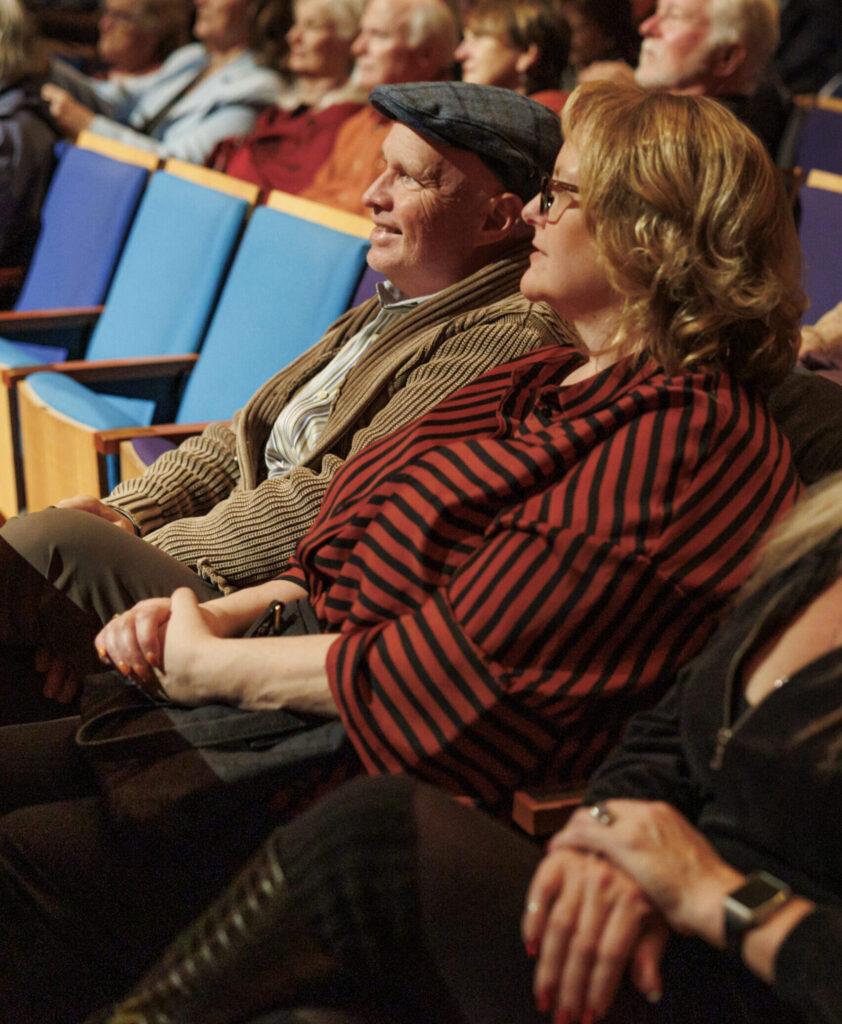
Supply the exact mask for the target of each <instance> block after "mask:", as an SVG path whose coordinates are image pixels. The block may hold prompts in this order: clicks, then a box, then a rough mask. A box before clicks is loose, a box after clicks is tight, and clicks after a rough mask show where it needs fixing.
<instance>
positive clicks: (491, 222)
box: [477, 192, 523, 246]
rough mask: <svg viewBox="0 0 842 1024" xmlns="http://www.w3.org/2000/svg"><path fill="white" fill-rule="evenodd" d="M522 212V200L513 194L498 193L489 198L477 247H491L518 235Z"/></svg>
mask: <svg viewBox="0 0 842 1024" xmlns="http://www.w3.org/2000/svg"><path fill="white" fill-rule="evenodd" d="M522 210H523V200H522V199H521V198H520V196H516V195H515V194H514V192H498V193H497V195H494V196H489V199H488V206H487V209H486V213H485V220H484V221H483V224H482V227H481V228H480V232H479V237H478V238H477V245H478V246H479V245H493V244H494V243H495V242H502V241H503V240H505V239H507V238H510V237H512V235H514V234H515V233H519V231H520V229H521V228H522V227H523V221H522V220H521V217H520V214H521V211H522Z"/></svg>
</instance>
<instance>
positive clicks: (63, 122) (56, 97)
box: [41, 82, 94, 139]
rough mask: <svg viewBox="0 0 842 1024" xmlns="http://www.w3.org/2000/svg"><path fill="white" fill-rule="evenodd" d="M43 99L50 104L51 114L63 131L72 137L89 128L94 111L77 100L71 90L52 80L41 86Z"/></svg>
mask: <svg viewBox="0 0 842 1024" xmlns="http://www.w3.org/2000/svg"><path fill="white" fill-rule="evenodd" d="M41 99H42V100H44V102H45V103H46V104H47V105H48V106H49V108H50V115H51V117H52V119H53V120H54V121H55V122H56V124H57V125H58V126H59V128H61V130H62V132H64V134H65V135H66V136H67V137H68V138H70V139H75V138H76V136H77V135H78V134H79V133H80V132H83V131H84V130H85V129H86V128H89V127H90V125H91V121H93V119H94V112H93V111H92V110H89V109H88V108H87V107H86V106H84V105H83V104H82V103H80V102H79V101H78V100H75V99H74V98H73V97H72V96H71V95H70V93H69V92H67V91H66V90H65V89H61V88H60V87H59V86H57V85H53V84H52V83H50V82H47V83H46V84H44V85H42V86H41Z"/></svg>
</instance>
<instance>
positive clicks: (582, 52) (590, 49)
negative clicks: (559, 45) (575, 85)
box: [562, 4, 614, 70]
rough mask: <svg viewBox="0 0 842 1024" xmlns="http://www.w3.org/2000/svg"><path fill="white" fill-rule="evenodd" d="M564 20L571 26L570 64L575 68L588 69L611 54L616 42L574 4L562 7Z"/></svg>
mask: <svg viewBox="0 0 842 1024" xmlns="http://www.w3.org/2000/svg"><path fill="white" fill-rule="evenodd" d="M562 13H563V14H564V19H565V21H566V22H567V24H568V25H569V26H570V57H569V60H570V63H571V64H572V65H573V67H574V68H576V69H577V70H578V69H581V68H586V67H587V66H588V64H592V63H593V62H594V61H595V60H604V59H605V57H606V56H607V55H608V54H609V53H610V52H611V47H612V46H613V45H614V40H613V39H610V38H609V37H608V36H606V35H605V33H604V32H603V31H602V29H601V28H599V27H598V26H597V25H595V24H594V23H593V22H592V21H589V20H588V19H587V17H586V16H585V15H584V14H582V12H581V11H580V10H579V9H578V7H575V6H573V5H572V4H564V5H563V6H562Z"/></svg>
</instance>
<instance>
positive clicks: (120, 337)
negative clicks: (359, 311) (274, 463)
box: [0, 143, 370, 515]
mask: <svg viewBox="0 0 842 1024" xmlns="http://www.w3.org/2000/svg"><path fill="white" fill-rule="evenodd" d="M96 144H97V145H99V143H96ZM144 155H145V156H148V154H144ZM126 156H127V154H125V153H117V154H115V155H113V156H105V155H104V154H102V153H93V152H91V151H90V150H88V149H85V148H79V147H77V148H71V149H70V150H69V151H68V152H67V153H66V154H65V156H64V157H63V159H62V162H61V165H60V168H59V170H60V171H61V170H62V169H63V166H64V165H65V162H66V161H68V160H70V161H71V164H72V165H75V164H77V163H79V162H80V160H81V162H82V163H84V164H85V165H92V164H95V163H101V162H102V161H105V162H106V163H107V164H108V165H115V164H116V165H120V166H121V170H124V169H125V167H126V166H130V167H131V168H132V170H133V171H137V170H138V168H136V167H134V166H132V165H131V164H130V163H128V162H127V161H126V160H124V157H126ZM128 156H130V154H128ZM94 158H96V159H94ZM111 169H112V170H113V167H112V168H111ZM141 170H142V173H143V174H144V175H151V176H150V177H149V180H148V185H146V187H145V190H143V196H142V198H140V193H139V191H138V190H137V183H136V175H135V176H134V177H135V183H134V185H133V189H134V190H135V191H134V193H133V194H134V197H135V198H134V200H133V206H132V203H131V202H130V201H128V200H124V203H123V206H122V208H121V213H122V214H123V215H124V216H126V221H127V223H126V224H125V226H124V227H123V230H122V238H124V239H125V245H124V247H123V248H122V252H120V243H119V242H118V241H112V242H111V243H109V244H110V245H111V247H112V248H113V249H114V250H115V253H114V259H113V262H116V269H114V274H113V280H112V281H111V283H110V285H109V284H108V281H107V278H108V273H107V272H100V274H99V281H98V288H99V293H98V294H97V295H94V292H93V291H89V292H88V293H86V295H85V297H83V298H82V299H81V301H82V302H83V303H86V304H89V303H90V304H93V305H96V302H95V301H94V302H92V298H93V299H95V300H96V299H98V300H99V301H101V300H102V295H103V294H104V295H105V305H104V307H102V309H101V311H100V310H98V309H87V310H86V311H85V313H86V317H90V318H91V319H93V318H96V326H95V327H94V330H93V333H92V335H91V337H90V341H89V342H88V344H87V347H86V349H85V352H84V355H85V358H84V360H79V359H78V358H77V359H74V360H73V361H71V362H65V363H59V362H55V361H54V362H50V361H49V360H51V359H53V360H55V359H56V357H57V354H56V353H55V352H54V351H53V352H47V353H46V355H45V356H44V358H45V359H46V360H47V361H46V362H41V363H38V364H36V363H35V359H34V358H33V357H32V350H28V351H22V350H21V349H20V348H18V347H16V346H15V345H13V344H8V343H6V344H5V345H4V346H3V349H2V351H0V364H4V369H3V371H2V378H3V381H4V383H5V385H6V386H5V388H4V389H3V397H4V400H5V401H6V403H7V408H5V409H0V415H2V424H0V441H1V442H2V443H3V444H4V449H5V450H2V451H0V454H2V456H3V457H4V458H5V459H6V462H5V466H6V467H7V469H6V472H5V474H4V476H5V479H6V480H8V481H14V486H9V485H7V484H4V485H3V489H2V491H0V512H2V513H4V514H6V515H9V514H12V513H14V512H16V511H17V510H18V509H20V508H23V507H28V508H29V509H36V508H40V507H43V506H44V505H48V504H52V503H54V502H55V501H56V500H58V498H60V497H62V496H66V495H68V494H75V493H100V494H103V493H107V491H108V490H109V489H110V488H111V486H113V484H114V483H115V482H116V479H117V475H118V471H117V462H116V459H115V458H114V457H113V452H114V451H116V446H117V445H118V443H119V441H120V440H124V439H126V438H127V437H128V436H129V435H130V434H131V432H132V431H133V430H135V431H136V430H137V429H138V428H140V431H141V433H143V432H147V433H156V432H157V433H162V432H166V431H162V430H158V429H157V428H152V429H151V430H150V429H149V428H150V425H152V424H160V423H162V422H164V421H166V420H167V419H169V418H174V419H175V420H176V422H177V423H178V424H180V425H182V429H183V425H184V424H186V423H191V422H193V421H198V420H202V421H204V420H209V419H228V418H230V417H231V415H232V414H233V413H234V411H235V410H236V409H237V408H238V407H239V406H241V405H242V404H243V403H244V402H245V401H246V400H247V399H248V398H249V397H250V395H251V394H252V393H253V392H254V391H255V390H256V389H257V388H258V387H259V386H260V385H261V384H262V383H264V381H265V380H267V379H268V378H269V377H270V376H271V375H272V374H273V373H274V372H275V371H276V370H277V369H279V368H280V367H282V366H284V365H286V364H287V363H289V362H291V361H292V360H293V359H294V358H295V357H296V356H297V355H299V354H300V353H301V352H302V351H303V350H304V349H306V348H307V347H308V346H309V345H310V344H312V342H313V341H314V340H315V339H317V338H318V337H319V336H321V334H322V333H323V331H324V330H325V328H326V327H327V326H329V324H330V323H332V322H333V320H334V319H336V317H337V316H339V315H340V314H341V313H342V312H344V310H345V309H346V308H348V306H349V305H350V304H351V303H352V302H353V300H354V299H355V298H356V296H357V287H358V284H359V281H360V277H361V275H362V273H363V269H364V265H365V255H366V252H367V250H368V241H367V239H368V234H369V231H370V223H369V222H368V221H367V220H365V219H364V218H360V217H355V216H353V215H350V214H347V213H344V212H339V211H335V210H333V209H330V208H328V207H323V206H321V205H320V204H317V203H313V202H310V201H307V200H302V199H299V198H298V197H294V196H286V195H283V194H281V193H276V194H272V195H270V197H269V200H268V201H267V204H266V205H265V206H262V207H260V208H258V209H256V210H255V209H254V205H255V203H256V201H257V198H258V190H257V189H256V188H255V187H253V186H251V185H246V184H245V183H243V182H240V181H237V180H235V179H231V178H228V177H227V176H226V175H221V174H219V173H218V172H214V171H207V170H205V169H204V168H200V167H196V166H195V165H191V164H183V163H181V162H179V161H168V162H167V164H166V165H165V166H164V168H163V169H160V170H151V169H150V168H148V167H147V168H143V169H141ZM80 173H81V172H80ZM64 177H65V175H62V176H61V177H59V173H58V172H57V175H56V178H55V179H54V184H53V186H52V187H51V196H50V200H49V202H50V204H52V203H53V191H54V190H56V191H61V189H62V188H63V187H64ZM141 188H143V186H142V185H141ZM95 189H96V186H94V185H92V184H91V182H90V181H89V182H88V183H87V185H86V186H85V188H84V189H83V192H84V194H90V192H91V191H92V190H94V191H95ZM138 200H139V202H138ZM56 202H58V200H56ZM70 203H71V205H72V203H73V200H72V199H71V200H70ZM129 207H132V208H131V210H129V212H128V215H126V211H127V210H128V208H129ZM135 211H136V212H135ZM129 221H130V222H131V227H130V228H129V226H128V222H129ZM53 231H54V225H53V223H52V220H51V217H50V216H47V215H45V222H44V229H43V232H42V234H43V236H44V237H42V238H41V239H39V246H38V252H37V257H38V258H37V260H34V261H33V265H32V267H31V268H30V272H29V275H28V277H27V285H26V287H25V290H24V294H28V293H29V292H31V291H32V288H31V287H30V282H29V279H30V277H32V276H33V275H39V274H40V268H41V266H42V264H45V265H46V264H48V263H49V262H50V261H52V262H53V264H54V265H56V264H57V263H64V262H67V263H70V264H72V263H74V262H76V263H77V264H78V262H80V261H79V260H78V258H77V257H74V256H73V254H72V253H70V254H69V253H68V252H67V248H66V245H65V247H64V252H63V255H62V256H61V257H60V258H58V257H57V256H56V249H57V248H58V246H60V245H61V244H62V243H61V242H60V241H58V240H56V239H55V238H54V237H50V236H51V233H52V232H53ZM97 255H99V253H97ZM117 256H119V259H117ZM102 262H105V261H102ZM75 269H76V270H78V271H79V276H82V277H83V276H84V273H83V272H82V269H83V268H79V267H78V266H77V267H76V268H75ZM88 283H89V284H90V282H88ZM80 291H81V290H80ZM106 293H107V294H106ZM54 294H55V295H56V297H57V304H59V305H61V306H62V307H63V309H62V311H60V310H58V309H53V310H52V313H51V314H50V315H49V316H47V315H46V314H45V313H44V312H43V311H42V312H40V313H38V314H33V315H32V316H29V318H28V320H29V321H31V320H33V319H34V320H43V321H46V322H47V323H48V324H49V325H50V327H51V328H55V326H56V325H57V324H59V325H61V324H64V323H65V322H69V323H71V324H73V323H76V322H78V320H79V319H80V314H79V313H78V311H77V310H75V309H74V310H73V312H69V313H68V312H66V310H67V307H72V306H73V299H72V298H68V297H66V296H65V294H64V293H61V294H59V290H58V289H57V290H56V292H55V293H54ZM22 299H23V295H22ZM27 301H29V300H28V299H27ZM41 301H42V303H43V305H45V306H49V305H56V302H53V303H51V302H50V299H49V296H44V295H43V293H42V299H41ZM77 301H78V300H77ZM100 312H101V315H99V316H98V317H97V316H96V314H98V313H100ZM21 318H24V319H26V318H27V315H26V314H25V313H24V311H23V309H22V308H21V309H16V310H15V312H14V314H12V316H11V317H10V320H14V321H20V320H21ZM10 329H11V328H10ZM0 331H4V332H5V331H6V325H5V324H4V323H3V321H2V319H0ZM17 336H19V334H18V335H17ZM59 337H60V339H61V340H62V341H68V344H67V346H66V347H68V348H70V351H71V354H72V355H74V356H78V355H80V354H81V349H82V345H81V344H80V342H79V339H78V338H75V339H74V338H70V339H69V340H68V339H67V338H66V336H65V335H64V334H61V335H59ZM50 340H51V341H52V342H53V343H55V341H56V336H55V333H54V332H53V335H52V336H51V339H50ZM74 346H75V347H74ZM58 358H59V359H63V358H64V353H58ZM191 370H192V371H193V372H190V371H191ZM187 373H189V374H190V376H189V381H188V382H187V384H186V386H185V385H184V375H185V374H187ZM139 382H140V386H138V385H139ZM195 429H197V428H196V427H194V428H193V430H195ZM98 431H107V432H109V434H108V436H107V439H106V440H105V441H103V440H102V439H101V438H99V437H98V434H97V432H98ZM171 433H175V434H178V433H179V431H172V430H171ZM97 444H99V448H100V451H97ZM106 460H107V461H106ZM15 462H16V473H14V474H13V473H12V472H11V465H12V463H15Z"/></svg>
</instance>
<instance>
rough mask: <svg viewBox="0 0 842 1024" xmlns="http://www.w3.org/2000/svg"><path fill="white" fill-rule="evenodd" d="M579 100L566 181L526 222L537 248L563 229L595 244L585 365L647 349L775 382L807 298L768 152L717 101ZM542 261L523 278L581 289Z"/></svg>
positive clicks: (669, 360)
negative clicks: (604, 296) (597, 287)
mask: <svg viewBox="0 0 842 1024" xmlns="http://www.w3.org/2000/svg"><path fill="white" fill-rule="evenodd" d="M574 98H575V101H574V100H571V101H570V102H569V103H568V105H567V107H566V108H565V110H564V113H563V115H562V125H563V130H564V137H565V139H567V143H566V144H565V146H564V147H563V148H562V150H561V152H560V153H559V159H558V163H557V168H556V173H557V174H558V175H559V176H560V177H563V178H564V179H565V180H564V181H560V182H559V181H555V180H550V181H549V182H548V183H547V185H546V186H545V193H544V196H543V197H542V200H541V203H540V204H536V203H533V204H532V208H530V207H527V211H526V213H525V219H526V220H527V222H528V223H532V224H533V225H534V226H535V228H536V231H537V233H538V234H537V237H536V244H537V245H538V248H539V249H540V243H539V242H538V241H537V238H538V237H540V238H543V237H545V236H546V237H549V238H553V239H554V238H555V237H557V236H560V235H561V234H562V232H563V230H564V228H565V227H566V226H569V227H570V228H571V230H572V229H573V228H578V229H579V231H582V230H584V231H586V232H587V233H588V235H589V236H590V237H591V239H592V243H593V248H594V250H595V255H596V258H597V260H598V263H599V265H600V267H601V268H602V270H603V272H604V275H605V278H606V284H607V286H608V289H609V291H610V293H612V297H611V299H610V301H609V302H608V303H607V305H606V308H605V309H604V310H602V314H603V315H602V317H601V319H600V324H601V327H600V337H599V339H598V346H599V348H598V351H592V353H591V368H592V369H597V368H599V367H600V366H604V365H607V364H608V363H610V362H614V361H615V360H616V359H618V358H620V357H621V356H628V355H632V354H634V355H642V354H647V355H649V356H651V357H653V358H654V359H655V360H656V361H657V362H658V363H659V364H660V365H661V366H662V367H663V368H664V369H666V370H667V371H669V372H680V371H684V370H688V369H692V368H694V367H698V366H705V367H709V368H715V369H717V370H727V371H728V372H729V374H731V375H732V376H733V377H735V378H739V379H743V380H747V379H754V380H765V381H773V380H775V379H779V378H781V377H782V376H783V375H784V374H785V373H786V372H787V371H788V370H789V369H791V368H792V366H793V362H794V353H795V351H796V346H797V335H798V331H797V323H798V319H799V317H800V315H801V313H802V312H803V310H804V308H805V305H806V300H805V297H804V294H803V292H802V291H801V287H800V272H801V250H800V246H799V244H798V237H797V234H796V230H795V225H794V222H793V219H792V216H791V213H790V210H789V209H788V204H787V200H786V195H785V193H784V191H783V185H782V182H781V178H780V175H779V173H778V172H777V170H776V169H775V167H774V166H773V165H772V163H771V161H769V160H768V159H767V158H766V154H765V151H764V149H763V147H762V145H760V144H759V143H758V141H757V140H756V139H755V138H754V136H752V135H751V134H750V133H748V132H746V131H744V130H743V129H742V128H741V127H739V126H738V124H737V122H736V120H735V118H734V117H733V116H732V115H730V114H729V113H728V111H726V110H725V109H724V108H723V107H722V106H721V105H720V104H717V103H716V102H715V101H713V100H709V99H700V100H699V101H698V102H695V103H691V104H687V103H685V102H683V100H682V99H680V98H679V97H674V96H670V95H663V96H659V97H657V98H656V97H655V96H653V95H649V94H646V93H644V92H642V91H640V90H639V89H636V88H634V87H629V88H621V87H616V86H615V87H610V86H607V85H605V84H594V85H586V86H581V87H580V88H579V89H578V90H577V91H576V93H575V94H574ZM571 178H572V179H573V181H571ZM579 179H584V184H583V186H582V188H581V189H580V188H579V186H578V185H577V184H576V182H577V181H579ZM570 185H572V188H571V187H569V186H570ZM536 206H537V207H538V208H537V209H536ZM543 207H546V208H547V213H546V214H545V213H543V212H542V208H543ZM559 208H562V212H561V213H557V211H558V210H559ZM568 208H571V209H572V215H571V216H568V217H567V224H565V216H566V214H565V212H564V211H565V210H566V209H568ZM556 225H559V226H558V227H556ZM553 227H555V231H553V230H551V229H552V228H553ZM563 248H564V243H562V244H561V245H559V246H558V249H559V260H564V258H565V257H564V253H563V251H562V250H563ZM537 262H538V264H539V266H540V268H541V269H540V270H539V269H537V268H533V270H532V271H530V272H529V273H528V274H527V276H526V277H525V278H524V284H527V282H529V281H530V274H532V276H533V277H536V276H537V275H538V274H539V273H540V274H541V275H542V279H544V278H546V277H548V276H550V275H552V276H554V277H556V278H557V280H558V285H557V287H558V288H559V289H560V290H561V294H563V293H564V291H565V290H566V289H568V288H569V287H570V285H571V281H575V274H576V269H575V267H574V268H572V273H568V272H567V268H566V266H563V267H562V273H558V269H559V267H558V265H557V264H556V265H551V262H552V261H551V262H550V263H549V264H548V263H546V262H542V261H540V260H538V261H537ZM591 333H592V329H591V328H590V327H588V329H587V334H588V335H590V334H591ZM586 340H587V338H586ZM589 347H590V346H589Z"/></svg>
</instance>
